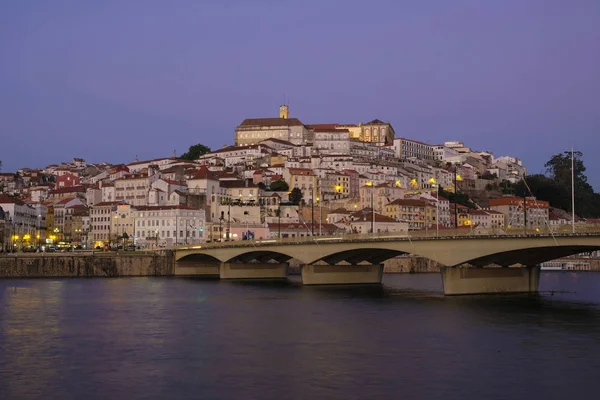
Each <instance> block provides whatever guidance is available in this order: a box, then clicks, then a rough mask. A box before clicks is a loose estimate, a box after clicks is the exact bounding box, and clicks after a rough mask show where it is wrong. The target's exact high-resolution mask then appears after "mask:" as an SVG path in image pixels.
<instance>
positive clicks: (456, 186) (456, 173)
mask: <svg viewBox="0 0 600 400" xmlns="http://www.w3.org/2000/svg"><path fill="white" fill-rule="evenodd" d="M458 181H462V178H461V177H460V175H459V174H458V163H456V164H454V229H458V207H457V203H456V197H457V195H458V185H457V182H458Z"/></svg>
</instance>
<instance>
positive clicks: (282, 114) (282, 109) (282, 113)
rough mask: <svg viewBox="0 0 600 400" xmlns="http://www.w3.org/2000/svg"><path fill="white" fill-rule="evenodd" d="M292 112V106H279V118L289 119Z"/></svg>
mask: <svg viewBox="0 0 600 400" xmlns="http://www.w3.org/2000/svg"><path fill="white" fill-rule="evenodd" d="M289 114H290V108H289V107H288V106H286V105H281V106H279V118H283V119H287V118H288V117H289Z"/></svg>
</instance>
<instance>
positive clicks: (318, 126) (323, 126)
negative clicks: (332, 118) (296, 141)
mask: <svg viewBox="0 0 600 400" xmlns="http://www.w3.org/2000/svg"><path fill="white" fill-rule="evenodd" d="M336 126H338V124H311V125H306V127H307V128H308V129H313V130H314V129H329V130H330V129H335V128H336Z"/></svg>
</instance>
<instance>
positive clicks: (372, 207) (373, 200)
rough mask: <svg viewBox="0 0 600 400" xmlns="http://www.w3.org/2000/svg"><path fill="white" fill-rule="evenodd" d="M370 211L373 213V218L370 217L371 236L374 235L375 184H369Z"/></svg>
mask: <svg viewBox="0 0 600 400" xmlns="http://www.w3.org/2000/svg"><path fill="white" fill-rule="evenodd" d="M371 212H372V213H373V218H372V219H371V232H373V236H375V186H371Z"/></svg>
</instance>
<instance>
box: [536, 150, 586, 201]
mask: <svg viewBox="0 0 600 400" xmlns="http://www.w3.org/2000/svg"><path fill="white" fill-rule="evenodd" d="M544 166H545V167H546V172H547V173H548V174H549V175H550V176H551V177H552V179H554V180H555V181H556V182H558V183H561V184H563V185H571V152H570V151H565V152H564V153H562V154H556V155H554V156H552V158H551V159H550V160H549V161H548V162H547V163H546V164H545V165H544ZM573 172H574V175H575V187H577V188H580V189H583V190H586V191H588V192H592V193H593V192H594V189H593V188H592V187H591V186H590V184H589V183H588V182H587V176H585V174H584V172H585V165H583V153H582V152H580V151H575V152H574V153H573Z"/></svg>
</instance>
